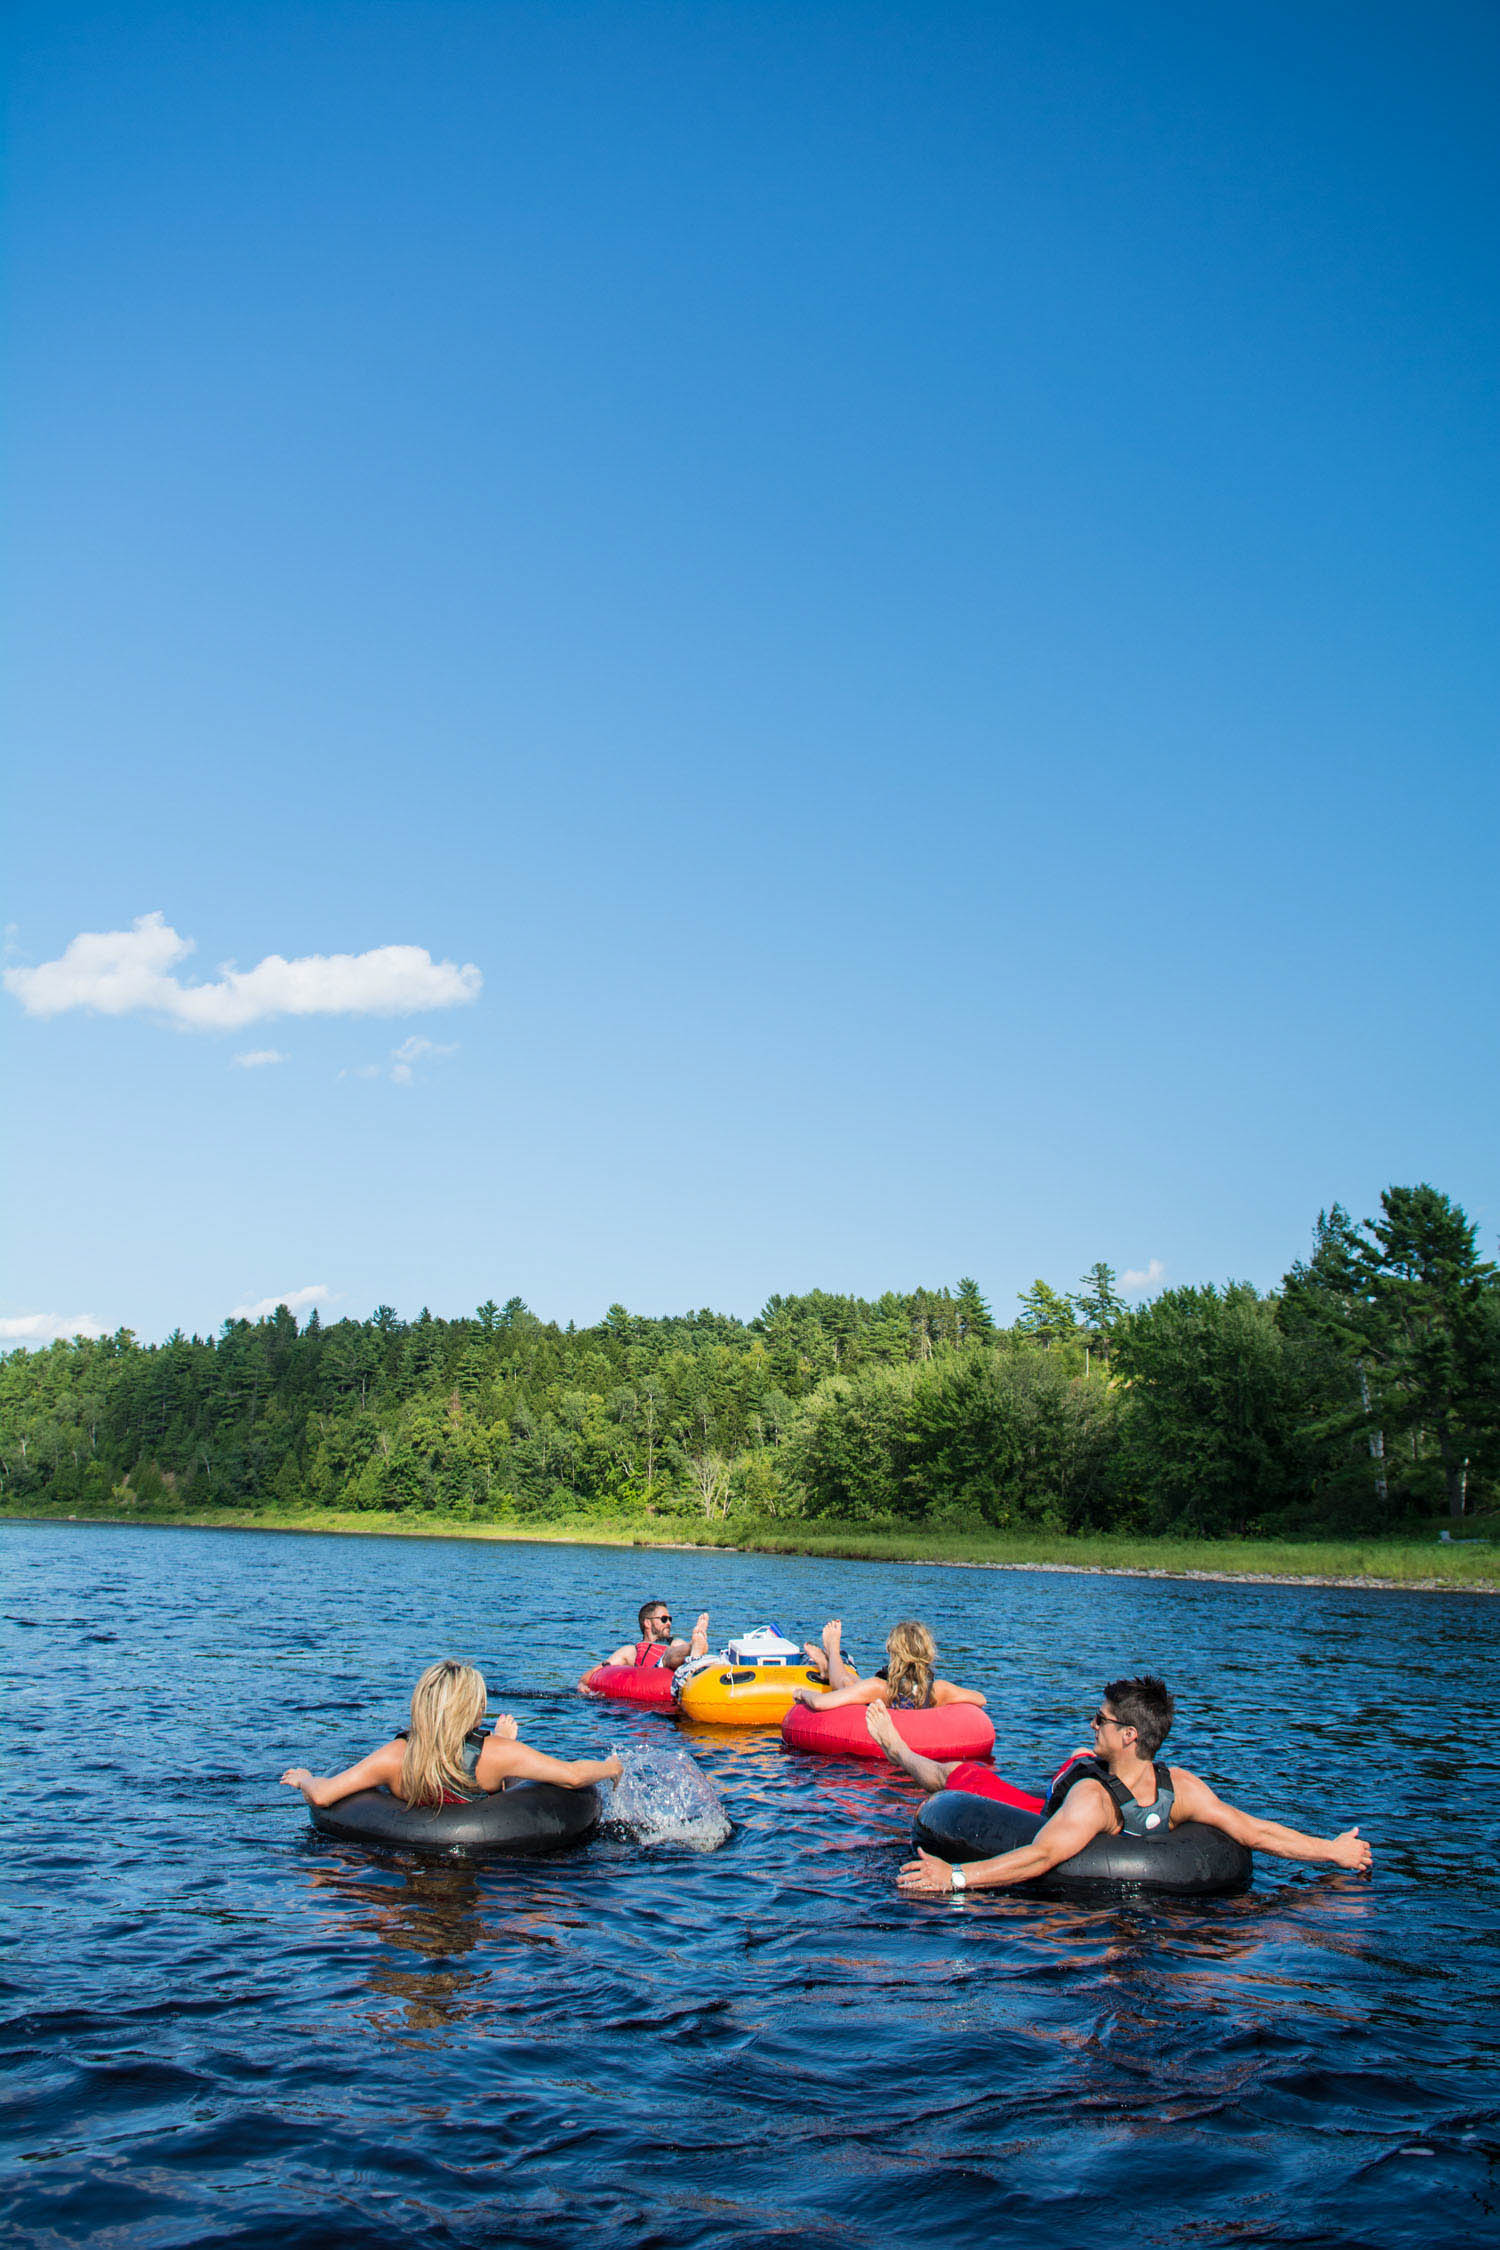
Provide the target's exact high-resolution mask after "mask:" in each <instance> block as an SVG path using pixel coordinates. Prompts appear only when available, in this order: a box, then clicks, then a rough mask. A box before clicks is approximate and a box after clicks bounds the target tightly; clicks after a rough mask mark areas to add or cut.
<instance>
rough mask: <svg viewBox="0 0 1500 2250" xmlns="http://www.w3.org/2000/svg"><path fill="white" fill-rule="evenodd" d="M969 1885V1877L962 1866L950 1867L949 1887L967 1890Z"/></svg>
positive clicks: (956, 1889)
mask: <svg viewBox="0 0 1500 2250" xmlns="http://www.w3.org/2000/svg"><path fill="white" fill-rule="evenodd" d="M968 1887H969V1878H968V1876H967V1875H966V1874H965V1873H964V1871H963V1869H962V1868H961V1867H950V1868H949V1870H948V1888H949V1889H950V1890H952V1891H966V1890H967V1889H968Z"/></svg>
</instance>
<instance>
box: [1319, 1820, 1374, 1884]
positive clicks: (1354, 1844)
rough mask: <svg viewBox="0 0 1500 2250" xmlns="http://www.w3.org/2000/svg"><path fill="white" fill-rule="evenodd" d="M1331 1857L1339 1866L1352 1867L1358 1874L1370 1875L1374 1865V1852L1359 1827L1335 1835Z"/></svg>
mask: <svg viewBox="0 0 1500 2250" xmlns="http://www.w3.org/2000/svg"><path fill="white" fill-rule="evenodd" d="M1329 1857H1330V1859H1332V1860H1333V1862H1334V1864H1335V1865H1336V1866H1338V1867H1352V1868H1353V1869H1354V1872H1355V1874H1356V1875H1368V1874H1369V1872H1370V1869H1371V1868H1372V1866H1373V1865H1374V1854H1373V1853H1372V1852H1371V1850H1370V1847H1369V1845H1368V1844H1367V1843H1366V1842H1365V1840H1364V1838H1363V1836H1361V1834H1360V1832H1359V1830H1358V1829H1357V1828H1346V1829H1345V1830H1344V1832H1343V1834H1342V1835H1341V1836H1335V1837H1334V1839H1333V1849H1332V1851H1331V1852H1330V1853H1329Z"/></svg>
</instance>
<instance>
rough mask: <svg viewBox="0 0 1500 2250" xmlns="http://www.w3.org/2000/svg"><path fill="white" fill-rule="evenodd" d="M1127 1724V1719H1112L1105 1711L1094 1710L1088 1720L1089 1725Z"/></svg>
mask: <svg viewBox="0 0 1500 2250" xmlns="http://www.w3.org/2000/svg"><path fill="white" fill-rule="evenodd" d="M1129 1724H1130V1721H1129V1720H1128V1719H1112V1718H1111V1717H1110V1715H1109V1713H1108V1712H1107V1711H1096V1712H1095V1713H1094V1716H1093V1717H1092V1718H1091V1719H1090V1721H1089V1725H1090V1726H1091V1727H1126V1726H1129Z"/></svg>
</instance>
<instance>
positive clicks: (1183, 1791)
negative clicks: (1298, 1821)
mask: <svg viewBox="0 0 1500 2250" xmlns="http://www.w3.org/2000/svg"><path fill="white" fill-rule="evenodd" d="M1172 1786H1173V1788H1174V1790H1175V1791H1176V1793H1177V1802H1176V1804H1175V1805H1174V1806H1173V1808H1172V1809H1173V1811H1174V1813H1178V1814H1180V1817H1181V1818H1182V1819H1183V1820H1201V1821H1202V1822H1203V1823H1204V1825H1205V1826H1206V1827H1209V1828H1222V1829H1223V1831H1224V1834H1225V1835H1226V1836H1232V1837H1233V1838H1234V1840H1235V1842H1236V1843H1237V1844H1245V1845H1247V1846H1248V1847H1249V1849H1250V1850H1251V1851H1253V1852H1274V1853H1275V1854H1276V1856H1277V1858H1278V1859H1312V1860H1329V1861H1331V1862H1332V1864H1333V1865H1334V1866H1335V1867H1352V1868H1353V1869H1354V1870H1355V1872H1356V1873H1357V1874H1360V1875H1368V1874H1369V1872H1370V1869H1371V1866H1372V1864H1373V1858H1372V1854H1371V1851H1370V1847H1369V1845H1368V1844H1367V1843H1366V1842H1365V1840H1364V1838H1363V1837H1362V1836H1361V1835H1360V1832H1359V1830H1358V1829H1357V1828H1346V1829H1345V1830H1344V1832H1343V1834H1342V1835H1339V1836H1304V1835H1303V1833H1302V1831H1301V1829H1300V1828H1287V1827H1285V1826H1283V1824H1282V1822H1280V1821H1279V1820H1260V1819H1258V1818H1257V1817H1256V1815H1255V1814H1254V1813H1247V1812H1241V1811H1240V1808H1239V1806H1238V1805H1226V1804H1225V1802H1224V1800H1223V1798H1222V1797H1216V1796H1215V1795H1214V1792H1213V1791H1212V1789H1210V1788H1209V1786H1208V1783H1207V1782H1206V1781H1200V1780H1199V1778H1198V1776H1197V1775H1196V1774H1195V1773H1189V1772H1188V1771H1187V1769H1186V1767H1182V1766H1174V1767H1173V1768H1172Z"/></svg>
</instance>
